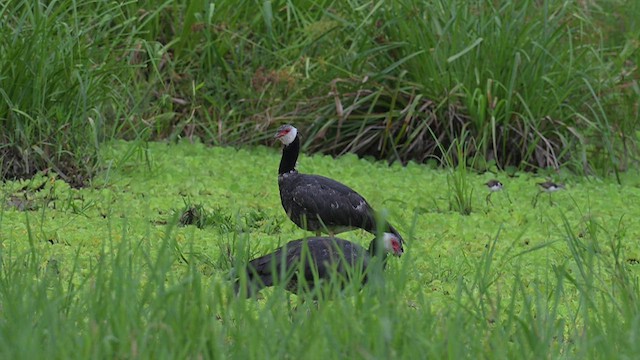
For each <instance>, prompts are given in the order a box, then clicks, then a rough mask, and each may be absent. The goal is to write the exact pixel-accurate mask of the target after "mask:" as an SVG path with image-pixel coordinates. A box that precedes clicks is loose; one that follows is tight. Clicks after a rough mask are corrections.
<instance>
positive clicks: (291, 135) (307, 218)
mask: <svg viewBox="0 0 640 360" xmlns="http://www.w3.org/2000/svg"><path fill="white" fill-rule="evenodd" d="M275 138H276V139H278V140H280V141H281V142H282V143H283V144H284V149H283V150H282V159H281V160H280V168H279V169H278V187H279V188H280V200H281V202H282V207H283V208H284V210H285V212H286V213H287V215H288V216H289V218H290V219H291V221H293V222H294V223H295V224H296V225H298V227H300V228H302V229H306V230H309V231H315V232H316V235H317V236H320V233H321V232H327V233H329V235H330V236H334V235H335V234H339V233H341V232H344V231H348V230H352V229H355V228H361V229H363V230H365V231H368V232H370V233H372V234H374V235H375V234H376V233H377V231H378V224H377V222H376V216H375V211H374V210H373V208H371V206H370V205H369V203H368V202H367V201H366V200H365V199H364V198H363V197H362V195H360V194H358V193H357V192H355V191H354V190H352V189H351V188H349V187H348V186H346V185H344V184H342V183H339V182H337V181H335V180H333V179H329V178H326V177H324V176H319V175H307V174H300V173H299V172H298V171H297V170H296V161H297V160H298V155H299V154H300V137H299V136H298V129H296V128H295V127H293V126H291V125H283V126H281V127H280V128H279V129H278V132H277V133H276V135H275ZM382 231H388V232H390V233H393V234H394V235H395V236H396V237H397V238H398V239H399V240H400V245H402V243H403V239H402V236H400V234H399V233H398V231H397V230H396V229H395V228H394V227H393V226H391V224H389V223H385V224H384V227H382Z"/></svg>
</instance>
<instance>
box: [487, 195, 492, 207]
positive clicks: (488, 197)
mask: <svg viewBox="0 0 640 360" xmlns="http://www.w3.org/2000/svg"><path fill="white" fill-rule="evenodd" d="M491 194H493V193H489V194H488V195H487V197H486V198H485V201H486V202H487V206H489V205H493V203H492V202H491Z"/></svg>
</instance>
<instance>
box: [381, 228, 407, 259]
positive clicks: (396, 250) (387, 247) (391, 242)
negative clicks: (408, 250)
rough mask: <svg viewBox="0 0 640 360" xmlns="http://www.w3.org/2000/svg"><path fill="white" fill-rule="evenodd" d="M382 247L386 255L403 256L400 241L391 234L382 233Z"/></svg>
mask: <svg viewBox="0 0 640 360" xmlns="http://www.w3.org/2000/svg"><path fill="white" fill-rule="evenodd" d="M382 245H383V246H384V251H385V252H386V253H388V254H392V255H394V256H401V255H402V254H404V247H403V246H402V241H401V240H400V239H399V238H398V237H397V236H396V235H394V234H392V233H387V232H386V233H384V235H383V236H382Z"/></svg>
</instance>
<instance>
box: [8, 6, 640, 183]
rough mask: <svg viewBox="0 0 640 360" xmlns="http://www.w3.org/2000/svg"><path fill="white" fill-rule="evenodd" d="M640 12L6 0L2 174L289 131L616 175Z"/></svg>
mask: <svg viewBox="0 0 640 360" xmlns="http://www.w3.org/2000/svg"><path fill="white" fill-rule="evenodd" d="M638 14H640V5H639V4H638V2H637V1H631V0H628V1H622V0H602V1H597V2H583V1H570V0H567V1H506V2H500V3H493V2H489V1H473V2H468V1H459V0H439V1H409V0H401V1H392V2H391V1H388V2H385V1H368V2H364V1H334V0H321V1H297V2H290V1H254V0H251V1H248V0H240V1H234V2H230V1H223V2H215V1H204V0H198V1H165V2H159V1H152V0H146V1H137V2H120V3H115V2H108V1H70V0H61V1H51V2H44V1H38V2H33V1H26V0H11V1H5V2H3V3H2V4H0V68H1V69H2V73H1V74H0V89H1V92H0V144H1V145H0V158H1V159H2V160H1V163H0V165H1V166H0V175H2V177H3V178H21V177H25V176H27V177H28V176H32V175H33V174H35V173H36V172H37V171H38V170H52V171H55V172H56V173H57V174H59V175H60V176H61V177H62V178H63V179H65V180H66V181H68V182H69V183H71V184H73V185H74V186H81V185H83V184H84V182H86V180H87V179H88V178H90V176H91V175H93V174H95V173H96V171H98V170H100V168H101V165H102V164H101V162H100V159H99V151H98V150H99V146H100V144H101V143H102V142H103V141H105V140H111V139H114V138H122V139H137V140H158V139H169V140H175V139H178V138H189V139H193V138H195V137H198V138H200V139H201V140H202V141H203V142H204V143H206V144H216V145H219V144H257V143H263V142H264V141H265V139H267V138H268V137H269V135H270V133H269V132H266V133H265V130H266V129H267V128H269V127H270V126H272V124H273V123H274V122H276V123H281V122H295V123H296V124H297V125H298V127H300V128H301V129H303V130H304V133H305V134H306V139H305V146H306V149H308V150H310V151H314V152H315V151H320V152H324V153H328V154H334V155H335V154H343V153H345V152H349V151H351V152H355V153H357V154H360V155H372V156H374V157H376V158H383V159H388V160H390V161H401V162H402V163H406V162H407V161H408V160H410V159H413V160H416V161H419V162H424V161H427V160H428V159H430V158H432V157H435V158H436V159H439V160H441V159H440V157H441V155H442V153H443V151H446V150H447V149H448V148H449V146H450V145H451V143H452V142H453V140H454V139H456V138H458V137H460V136H461V135H462V134H466V135H467V136H465V138H466V140H467V142H468V149H469V150H470V152H471V154H472V155H473V154H477V155H478V157H477V158H478V159H479V161H477V162H476V163H475V166H476V167H477V168H478V169H479V170H484V169H486V168H493V167H494V165H496V166H497V167H499V168H507V167H511V166H513V167H515V168H519V169H533V170H535V169H539V168H546V167H550V168H554V169H557V168H559V167H566V168H568V169H570V170H573V171H579V172H583V171H586V172H589V173H593V172H595V173H597V174H600V175H606V174H610V173H611V172H617V171H618V170H624V169H626V168H628V167H629V165H630V164H631V162H633V161H635V160H636V156H637V148H636V142H637V131H638V123H639V121H638V120H640V119H639V116H638V98H639V97H640V89H639V87H638V71H637V67H638V63H640V61H639V59H640V55H639V54H640V51H639V50H638V49H639V47H640V44H639V42H638V38H639V37H640V26H639V25H638V18H640V16H638ZM454 155H455V154H454ZM454 157H455V156H454ZM439 160H436V161H439Z"/></svg>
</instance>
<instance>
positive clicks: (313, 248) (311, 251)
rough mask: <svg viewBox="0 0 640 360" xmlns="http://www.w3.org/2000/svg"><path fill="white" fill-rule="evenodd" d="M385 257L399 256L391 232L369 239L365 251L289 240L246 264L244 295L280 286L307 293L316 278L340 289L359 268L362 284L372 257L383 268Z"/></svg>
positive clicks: (335, 242) (334, 242)
mask: <svg viewBox="0 0 640 360" xmlns="http://www.w3.org/2000/svg"><path fill="white" fill-rule="evenodd" d="M305 244H306V246H305ZM380 245H382V246H381V247H380ZM389 254H393V255H395V256H401V255H402V254H403V250H402V244H401V243H400V240H399V239H398V238H397V237H396V236H395V235H394V234H391V233H384V234H383V236H382V238H381V239H377V238H376V239H373V240H372V241H371V244H370V245H369V249H368V250H365V249H364V248H363V247H362V246H360V245H358V244H355V243H352V242H350V241H347V240H343V239H339V238H335V237H311V238H307V239H299V240H293V241H290V242H288V243H287V244H285V245H284V246H282V247H279V248H278V249H276V250H275V251H274V252H273V253H271V254H268V255H264V256H261V257H259V258H257V259H254V260H251V261H250V262H249V264H247V266H246V270H245V271H246V279H247V282H246V285H247V288H246V295H247V296H248V297H249V296H253V295H255V294H256V293H257V292H258V291H260V290H261V289H263V288H265V287H269V286H274V285H282V286H284V287H285V289H286V290H288V291H290V292H293V293H296V294H298V293H299V290H303V291H311V290H313V289H314V288H316V287H317V286H319V285H320V284H319V283H316V282H315V280H316V279H317V280H320V282H321V283H322V282H329V281H330V280H332V278H333V279H335V280H336V281H339V285H340V286H341V288H343V287H344V286H345V285H347V284H348V282H349V279H350V275H354V274H360V273H356V272H354V271H355V270H358V269H360V268H359V266H361V269H362V273H361V274H363V277H362V278H361V281H362V282H361V283H362V284H365V283H366V282H367V272H366V270H367V267H368V266H369V264H370V262H371V260H372V259H373V257H375V256H381V257H382V261H383V263H382V264H383V267H384V266H385V265H386V261H387V257H388V255H389ZM314 274H315V276H314ZM302 279H304V281H302ZM301 281H302V283H300V282H301ZM299 283H300V284H299ZM299 285H300V286H299ZM235 290H236V294H239V293H240V290H241V282H240V280H239V279H238V280H236V283H235Z"/></svg>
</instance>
